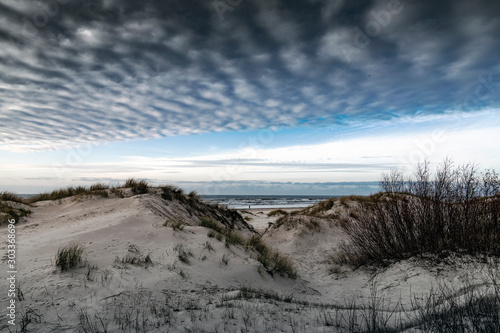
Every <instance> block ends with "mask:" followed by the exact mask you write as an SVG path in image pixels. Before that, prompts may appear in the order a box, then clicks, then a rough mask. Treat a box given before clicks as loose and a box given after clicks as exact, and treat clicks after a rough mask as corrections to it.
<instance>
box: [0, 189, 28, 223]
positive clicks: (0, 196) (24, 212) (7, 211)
mask: <svg viewBox="0 0 500 333" xmlns="http://www.w3.org/2000/svg"><path fill="white" fill-rule="evenodd" d="M13 202H14V203H18V204H26V205H27V204H28V203H27V202H26V201H25V200H24V199H23V198H21V197H19V196H18V195H16V194H14V193H12V192H8V191H4V192H0V225H2V224H4V223H7V222H8V221H9V220H12V219H13V220H15V221H16V223H17V222H19V219H21V218H23V217H25V216H28V215H30V214H31V210H29V209H25V208H23V207H16V205H12V203H13Z"/></svg>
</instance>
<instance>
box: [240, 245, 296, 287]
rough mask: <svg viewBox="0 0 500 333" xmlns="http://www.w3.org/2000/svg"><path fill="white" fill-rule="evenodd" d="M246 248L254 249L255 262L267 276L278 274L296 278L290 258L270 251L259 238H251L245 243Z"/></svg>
mask: <svg viewBox="0 0 500 333" xmlns="http://www.w3.org/2000/svg"><path fill="white" fill-rule="evenodd" d="M247 247H249V248H253V249H255V251H256V252H257V254H258V255H257V260H258V261H259V262H260V263H261V264H262V265H263V266H264V268H265V269H266V270H267V272H268V273H269V274H271V275H273V274H278V275H280V276H283V277H289V278H291V279H295V278H297V269H296V268H295V266H294V264H293V262H292V261H291V260H290V258H289V257H288V256H286V255H284V254H282V253H280V252H278V251H276V250H272V249H270V248H269V247H268V246H267V245H266V244H265V243H264V242H263V241H262V239H261V238H260V236H252V237H251V238H250V239H249V240H248V241H247Z"/></svg>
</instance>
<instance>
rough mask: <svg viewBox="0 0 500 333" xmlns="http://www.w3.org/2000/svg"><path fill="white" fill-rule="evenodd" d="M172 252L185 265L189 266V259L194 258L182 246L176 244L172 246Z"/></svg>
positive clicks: (191, 253)
mask: <svg viewBox="0 0 500 333" xmlns="http://www.w3.org/2000/svg"><path fill="white" fill-rule="evenodd" d="M174 251H176V252H177V257H178V258H179V260H180V261H181V262H182V263H184V264H186V265H190V264H191V261H190V259H189V258H192V257H194V255H193V252H191V251H190V250H188V249H186V247H185V246H184V245H183V244H180V243H179V244H176V245H175V246H174Z"/></svg>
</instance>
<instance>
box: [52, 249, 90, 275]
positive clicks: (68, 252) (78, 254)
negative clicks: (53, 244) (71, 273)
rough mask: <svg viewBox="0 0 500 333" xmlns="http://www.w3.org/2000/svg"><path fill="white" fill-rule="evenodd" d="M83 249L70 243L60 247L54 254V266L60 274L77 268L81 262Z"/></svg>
mask: <svg viewBox="0 0 500 333" xmlns="http://www.w3.org/2000/svg"><path fill="white" fill-rule="evenodd" d="M84 251H85V248H84V247H83V246H82V245H80V244H78V243H70V244H67V245H64V246H62V247H60V248H59V249H58V250H57V254H56V266H57V267H59V268H60V269H61V272H64V271H67V270H69V269H71V268H74V267H77V266H78V265H79V264H80V263H81V262H82V260H83V253H84Z"/></svg>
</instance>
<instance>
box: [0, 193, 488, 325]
mask: <svg viewBox="0 0 500 333" xmlns="http://www.w3.org/2000/svg"><path fill="white" fill-rule="evenodd" d="M122 192H123V196H124V197H123V198H121V197H119V196H113V195H111V196H110V197H108V198H105V197H98V196H81V197H70V198H66V199H61V200H57V201H44V202H38V203H36V206H35V207H31V208H30V209H31V210H32V214H31V216H30V217H28V218H26V219H25V220H24V221H22V222H20V223H19V224H18V225H17V229H18V272H19V273H18V281H19V289H20V291H21V292H22V296H21V297H20V300H18V302H17V306H18V316H17V321H18V323H19V325H21V324H24V325H26V327H25V328H27V329H29V330H31V331H33V332H104V331H106V332H121V331H125V332H337V331H350V328H349V327H348V326H347V324H346V325H344V323H347V319H346V320H345V321H344V322H343V321H342V320H341V319H338V318H347V317H348V315H349V313H351V314H352V313H354V312H353V311H355V308H358V310H359V311H360V312H359V317H360V318H361V319H360V322H362V321H363V320H362V318H363V317H362V315H363V313H365V314H366V311H365V310H363V304H369V303H370V301H373V300H374V297H375V298H376V299H377V301H379V304H378V306H379V308H378V310H380V311H381V313H382V314H383V313H384V311H385V310H387V311H388V312H387V313H397V314H399V316H396V315H394V316H393V317H391V318H390V319H389V320H388V321H389V322H392V321H395V320H396V319H397V318H399V319H400V320H403V321H405V322H406V324H405V327H406V328H405V329H407V331H408V332H410V331H418V330H417V328H418V326H419V323H418V322H415V320H414V321H413V322H412V319H411V316H412V314H414V313H415V311H416V310H415V309H414V307H415V304H414V302H415V295H420V296H424V295H426V294H427V293H429V292H430V291H431V288H432V287H433V288H437V287H438V286H439V285H443V284H447V285H449V286H454V287H455V288H456V290H457V291H458V293H457V295H458V296H460V295H462V294H464V293H465V292H464V291H461V288H462V287H463V286H464V285H465V283H468V284H472V285H478V286H485V285H484V273H485V271H486V267H487V265H486V264H485V263H484V261H481V260H478V259H475V258H470V257H461V258H450V259H449V263H448V264H446V263H443V262H442V263H440V264H439V265H436V266H435V265H432V264H431V261H429V260H427V261H426V260H423V259H420V260H417V259H411V260H405V261H400V262H396V263H392V264H390V265H389V266H387V267H385V268H378V269H374V268H370V269H369V268H360V269H356V270H354V269H352V268H349V267H347V266H338V265H337V266H335V265H332V263H331V260H330V255H334V254H335V253H336V252H337V251H338V247H339V244H340V243H341V242H343V241H346V236H345V234H344V233H343V232H342V230H341V229H340V228H339V227H338V220H336V219H335V218H332V216H343V215H345V214H348V212H349V209H354V208H355V206H356V203H351V204H348V205H341V204H340V203H338V202H337V203H335V204H334V205H333V206H332V207H331V208H330V210H329V212H328V213H325V214H323V215H321V214H319V215H318V217H311V216H306V215H303V214H305V213H306V212H307V210H305V211H303V214H296V215H293V216H292V215H290V216H289V218H288V219H282V220H281V222H279V221H278V219H279V218H280V215H274V216H271V217H269V216H268V214H269V212H270V210H258V209H253V210H246V211H242V212H241V213H242V216H243V217H244V218H245V220H246V221H247V222H248V224H247V223H246V222H245V220H243V218H242V217H241V216H240V215H239V214H235V213H234V212H231V211H227V210H224V209H219V208H217V207H214V206H207V205H205V204H203V203H200V202H198V201H197V202H196V203H193V202H191V203H190V202H189V200H187V199H186V200H178V199H172V200H164V199H162V198H161V197H160V195H158V194H155V193H154V191H152V192H153V193H148V194H141V195H135V196H134V195H132V193H130V192H128V190H126V189H123V190H122ZM288 212H290V210H288ZM203 216H209V217H212V218H213V219H218V220H219V221H221V222H224V223H225V224H226V225H227V226H231V227H234V229H235V230H238V232H239V233H241V234H242V235H243V236H244V237H247V238H248V237H251V236H252V235H255V234H256V232H258V233H260V234H262V235H263V236H262V239H263V240H264V241H265V242H266V243H267V244H268V245H269V246H270V247H272V248H274V249H276V250H278V251H280V252H281V253H284V254H286V255H288V256H289V257H290V258H291V260H292V262H293V263H294V265H295V266H296V268H297V272H298V277H297V278H296V279H291V278H289V277H286V276H280V275H279V274H270V273H269V271H268V270H266V269H265V268H264V267H263V265H262V264H261V262H259V261H258V260H257V259H258V254H257V252H256V251H254V250H253V249H251V248H249V247H248V246H244V245H226V244H225V243H224V241H219V240H217V239H216V238H213V237H208V235H207V233H208V232H209V229H207V228H205V227H202V226H199V221H200V219H201V218H202V217H203ZM172 220H176V221H181V222H182V223H183V225H182V227H180V228H178V229H177V230H174V228H172V227H171V226H164V223H165V222H166V221H172ZM283 221H285V222H283ZM3 228H5V226H2V229H3ZM181 229H182V230H181ZM71 242H78V243H80V244H81V245H82V246H84V247H85V261H84V262H82V263H81V264H80V266H79V267H77V268H74V269H70V270H69V271H67V272H60V270H59V269H58V268H57V267H56V266H55V255H56V253H57V251H58V249H59V248H60V247H61V246H64V245H66V244H68V243H71ZM5 248H6V246H5V245H4V244H3V245H2V251H5ZM181 253H183V254H184V256H182V255H181ZM148 256H149V258H150V260H146V259H145V258H146V257H148ZM127 258H128V259H131V258H135V259H136V260H135V263H133V262H132V260H128V259H127ZM4 259H5V258H4ZM127 261H128V262H127ZM2 280H3V281H5V278H4V279H2ZM374 291H376V292H377V294H376V295H374ZM353 300H355V302H356V304H357V305H353V303H352V302H353ZM1 302H2V304H6V302H7V299H6V294H5V293H4V294H2V299H1ZM349 304H351V308H350V309H349V306H348V305H349ZM401 306H402V307H403V308H404V309H405V311H401ZM335 318H337V319H335ZM336 325H338V326H336ZM342 325H344V327H341V326H342ZM20 327H21V326H19V327H18V331H21V328H20ZM8 329H11V330H13V329H12V327H9V325H8V324H7V323H6V322H4V321H3V319H2V324H1V325H0V330H1V331H2V332H3V331H5V332H7V331H8ZM13 331H15V330H13Z"/></svg>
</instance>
